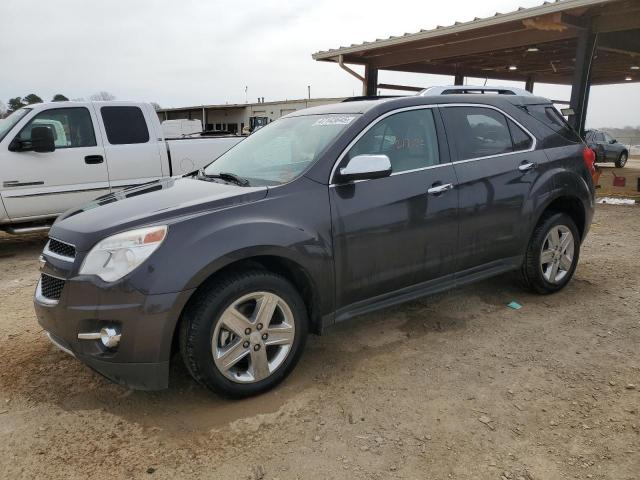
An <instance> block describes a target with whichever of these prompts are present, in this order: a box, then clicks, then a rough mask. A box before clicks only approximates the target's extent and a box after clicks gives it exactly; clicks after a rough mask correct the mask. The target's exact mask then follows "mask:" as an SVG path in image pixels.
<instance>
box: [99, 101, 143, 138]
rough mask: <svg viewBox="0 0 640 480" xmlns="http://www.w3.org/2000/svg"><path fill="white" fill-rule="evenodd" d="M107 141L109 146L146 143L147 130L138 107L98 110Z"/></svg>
mask: <svg viewBox="0 0 640 480" xmlns="http://www.w3.org/2000/svg"><path fill="white" fill-rule="evenodd" d="M100 114H101V115H102V121H103V122H104V128H105V130H106V132H107V140H108V141H109V143H110V144H111V145H131V144H133V143H147V142H148V141H149V129H148V128H147V122H146V121H145V119H144V115H143V114H142V110H140V108H139V107H120V106H115V107H102V108H101V109H100Z"/></svg>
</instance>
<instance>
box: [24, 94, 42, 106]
mask: <svg viewBox="0 0 640 480" xmlns="http://www.w3.org/2000/svg"><path fill="white" fill-rule="evenodd" d="M24 101H25V102H27V105H32V104H34V103H42V99H41V98H40V97H39V96H38V95H36V94H35V93H30V94H29V95H27V96H26V97H24Z"/></svg>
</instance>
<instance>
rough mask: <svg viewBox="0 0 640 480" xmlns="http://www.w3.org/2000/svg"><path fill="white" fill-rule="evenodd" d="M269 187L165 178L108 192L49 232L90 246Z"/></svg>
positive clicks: (249, 198) (252, 197)
mask: <svg viewBox="0 0 640 480" xmlns="http://www.w3.org/2000/svg"><path fill="white" fill-rule="evenodd" d="M267 191H268V188H267V187H240V186H236V185H230V184H225V183H218V182H213V181H205V180H197V179H195V178H166V179H163V180H158V181H156V182H151V183H145V184H144V185H140V186H136V187H131V188H127V189H124V190H121V191H119V192H116V193H112V194H109V195H105V196H103V197H100V198H97V199H95V200H94V201H93V202H91V203H89V204H87V205H85V206H84V207H81V208H78V209H73V210H69V211H68V212H66V213H64V214H62V215H61V216H60V217H58V220H57V221H56V222H55V223H54V224H53V226H52V227H51V231H50V233H49V235H50V236H51V237H54V238H57V239H59V240H62V241H65V242H69V243H72V244H73V245H75V247H76V249H77V250H78V251H86V250H89V249H90V248H91V247H93V245H95V244H96V242H98V241H99V240H101V239H103V238H105V237H108V236H109V235H114V234H116V233H118V232H122V231H125V230H130V229H134V228H138V227H142V226H145V225H153V224H157V223H161V222H168V223H171V220H172V219H174V218H176V217H182V216H187V215H193V214H198V213H202V212H209V211H212V210H217V209H220V208H224V207H229V206H234V205H240V204H243V203H248V202H253V201H257V200H260V199H262V198H264V197H265V196H266V195H267Z"/></svg>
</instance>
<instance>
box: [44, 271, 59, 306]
mask: <svg viewBox="0 0 640 480" xmlns="http://www.w3.org/2000/svg"><path fill="white" fill-rule="evenodd" d="M63 287H64V280H61V279H59V278H56V277H52V276H51V275H47V274H46V273H43V274H42V276H41V277H40V291H41V292H42V296H43V297H44V298H48V299H49V300H60V295H61V294H62V289H63Z"/></svg>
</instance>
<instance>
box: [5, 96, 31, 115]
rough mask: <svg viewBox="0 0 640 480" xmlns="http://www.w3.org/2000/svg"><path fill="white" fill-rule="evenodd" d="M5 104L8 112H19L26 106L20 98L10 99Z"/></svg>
mask: <svg viewBox="0 0 640 480" xmlns="http://www.w3.org/2000/svg"><path fill="white" fill-rule="evenodd" d="M7 104H8V105H9V112H15V111H16V110H20V109H21V108H22V107H24V106H25V105H26V103H24V102H23V101H22V97H14V98H10V99H9V101H8V102H7Z"/></svg>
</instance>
